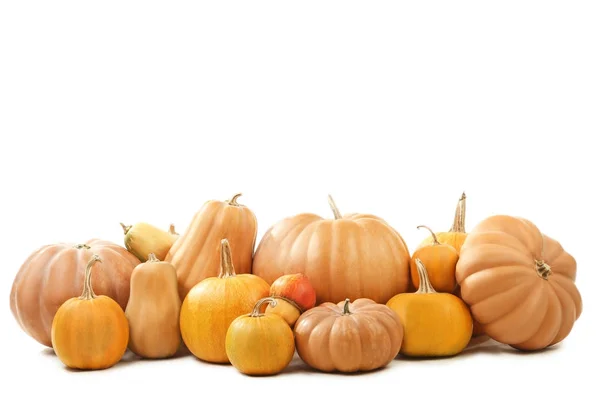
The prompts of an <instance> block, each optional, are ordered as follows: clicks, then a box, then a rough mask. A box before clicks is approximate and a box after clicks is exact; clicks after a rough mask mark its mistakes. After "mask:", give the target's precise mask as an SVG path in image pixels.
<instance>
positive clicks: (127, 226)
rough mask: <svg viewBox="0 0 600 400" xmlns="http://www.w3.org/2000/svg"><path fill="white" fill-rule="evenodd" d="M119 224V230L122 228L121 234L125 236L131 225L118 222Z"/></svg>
mask: <svg viewBox="0 0 600 400" xmlns="http://www.w3.org/2000/svg"><path fill="white" fill-rule="evenodd" d="M119 223H120V224H121V228H123V234H125V235H127V232H129V230H130V229H131V225H125V224H124V223H122V222H119Z"/></svg>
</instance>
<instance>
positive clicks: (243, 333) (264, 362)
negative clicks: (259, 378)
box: [225, 298, 296, 375]
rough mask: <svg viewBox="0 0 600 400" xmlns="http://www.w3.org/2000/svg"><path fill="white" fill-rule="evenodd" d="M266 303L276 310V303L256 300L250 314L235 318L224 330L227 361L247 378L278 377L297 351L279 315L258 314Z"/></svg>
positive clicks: (292, 337)
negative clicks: (260, 376) (258, 376)
mask: <svg viewBox="0 0 600 400" xmlns="http://www.w3.org/2000/svg"><path fill="white" fill-rule="evenodd" d="M265 302H269V304H271V305H273V306H275V305H276V304H277V302H279V300H276V299H274V298H264V299H261V300H259V301H258V302H257V303H256V305H255V307H254V310H253V311H252V313H250V314H248V315H242V316H239V317H237V318H236V319H235V320H234V321H233V322H232V323H231V325H230V326H229V329H228V330H227V337H226V339H225V349H226V352H227V357H228V358H229V361H230V362H231V364H232V365H233V366H234V367H235V368H237V369H238V370H239V371H240V372H242V373H244V374H247V375H275V374H278V373H279V372H281V371H282V370H283V369H285V367H287V366H288V364H289V363H290V361H292V357H294V352H295V350H296V348H295V344H294V333H293V332H292V329H291V328H290V327H289V325H288V323H287V322H286V321H284V320H283V319H282V318H281V317H279V316H278V315H275V314H271V315H266V314H262V313H261V312H260V308H261V306H262V305H263V304H264V303H265Z"/></svg>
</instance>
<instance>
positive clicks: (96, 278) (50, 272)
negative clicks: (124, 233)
mask: <svg viewBox="0 0 600 400" xmlns="http://www.w3.org/2000/svg"><path fill="white" fill-rule="evenodd" d="M94 254H97V255H98V256H99V257H100V258H101V259H102V266H101V267H99V268H94V270H93V271H92V274H93V279H92V281H93V285H94V288H93V289H94V292H95V293H97V294H98V295H106V296H108V297H110V298H112V299H113V300H115V301H116V302H117V303H118V304H119V305H120V306H121V308H122V309H123V310H125V307H127V302H128V301H129V279H130V277H131V273H132V272H133V269H134V268H135V267H136V265H138V264H139V260H138V259H137V258H136V257H135V256H134V255H133V254H131V253H129V252H128V251H127V250H126V249H125V248H124V247H122V246H119V245H117V244H115V243H112V242H108V241H104V240H98V239H92V240H90V241H87V242H85V243H81V244H74V243H57V244H51V245H47V246H43V247H41V248H39V249H37V250H36V251H34V252H33V253H32V254H31V255H30V256H29V257H28V258H27V260H25V262H24V263H23V264H22V265H21V268H20V269H19V272H18V273H17V275H16V277H15V279H14V281H13V285H12V290H11V293H10V309H11V311H12V314H13V316H14V317H15V319H16V320H17V322H18V323H19V325H20V326H21V328H22V329H23V330H24V331H25V332H26V333H27V334H28V335H30V336H31V337H33V338H34V339H35V340H37V341H38V342H40V343H41V344H43V345H45V346H48V347H52V340H51V337H50V331H51V328H52V320H53V319H54V315H55V314H56V311H57V310H58V308H59V307H60V306H61V305H62V304H63V303H64V302H65V301H67V300H68V299H70V298H73V297H77V296H79V295H80V294H81V292H82V290H83V282H84V275H85V269H86V265H87V263H88V261H89V260H90V259H91V258H92V256H93V255H94Z"/></svg>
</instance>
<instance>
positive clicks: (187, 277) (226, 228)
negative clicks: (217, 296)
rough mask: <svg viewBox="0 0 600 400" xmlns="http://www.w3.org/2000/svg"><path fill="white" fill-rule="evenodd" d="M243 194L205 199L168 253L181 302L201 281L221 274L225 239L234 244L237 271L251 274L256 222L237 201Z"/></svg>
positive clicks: (234, 260)
mask: <svg viewBox="0 0 600 400" xmlns="http://www.w3.org/2000/svg"><path fill="white" fill-rule="evenodd" d="M240 196H241V194H239V193H238V194H236V195H235V196H233V197H232V198H231V200H227V201H218V200H211V201H208V202H206V203H205V204H204V205H203V206H202V208H201V209H200V210H199V211H198V212H197V213H196V215H195V216H194V219H193V220H192V222H191V224H190V225H189V226H188V228H187V230H186V231H185V233H184V234H183V235H181V236H180V237H179V239H177V241H176V242H175V243H174V244H173V246H172V247H171V249H170V250H169V252H168V253H167V256H166V257H165V261H166V262H169V263H171V264H173V265H174V266H175V269H176V271H177V281H178V283H179V297H180V298H181V300H182V301H183V300H184V299H185V296H186V295H187V294H188V292H189V291H190V289H191V288H192V287H194V285H196V284H197V283H198V282H200V281H202V280H203V279H205V278H208V277H216V276H218V275H219V270H220V263H221V261H220V258H219V254H220V249H221V240H222V239H223V238H227V240H228V242H229V245H230V246H231V252H232V254H233V264H234V265H235V268H236V272H237V273H238V274H248V273H250V271H251V269H252V255H253V253H254V245H255V243H256V234H257V221H256V216H255V215H254V213H253V212H252V211H251V210H250V209H249V208H248V207H246V206H244V205H242V204H239V203H238V202H237V199H238V198H239V197H240Z"/></svg>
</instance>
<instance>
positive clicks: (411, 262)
mask: <svg viewBox="0 0 600 400" xmlns="http://www.w3.org/2000/svg"><path fill="white" fill-rule="evenodd" d="M238 197H239V195H236V196H234V197H233V198H232V199H230V200H228V201H216V200H212V201H208V202H206V203H205V204H204V205H203V206H202V208H201V209H200V210H199V211H198V213H197V214H196V215H195V216H194V218H193V220H192V221H191V223H190V225H189V227H188V228H187V230H186V232H185V233H183V234H181V235H179V234H177V233H176V232H175V230H174V228H173V226H171V228H170V229H169V230H168V231H163V230H161V229H158V228H156V227H155V226H152V225H150V224H147V223H138V224H136V225H134V226H125V225H123V224H122V225H123V229H124V232H125V237H124V245H125V246H124V247H123V246H121V245H118V244H115V243H111V242H108V241H101V240H97V239H94V240H91V241H88V242H85V243H83V244H75V245H74V244H66V243H58V244H52V245H48V246H44V247H42V248H39V249H38V250H37V251H35V252H34V253H33V254H32V255H31V256H30V257H29V258H28V259H27V260H26V261H25V262H24V264H23V265H22V267H21V268H20V270H19V272H18V273H17V276H16V277H15V280H14V283H13V287H12V292H11V296H10V306H11V310H12V312H13V315H14V317H15V318H16V320H17V321H18V323H19V324H20V326H21V327H22V329H23V330H24V331H25V332H27V333H28V334H29V335H30V336H32V337H33V338H34V339H36V340H37V341H38V342H40V343H42V344H44V345H46V346H49V347H52V348H53V349H54V351H55V353H56V355H57V356H58V358H59V359H60V360H61V361H62V362H63V363H64V364H65V365H67V366H68V367H71V368H76V369H103V368H108V367H111V366H113V365H115V364H116V363H118V362H119V361H120V360H121V359H122V357H123V355H124V354H125V352H126V350H127V348H129V349H130V350H131V351H132V352H133V353H135V354H137V355H138V356H140V357H142V358H168V357H172V356H174V355H175V354H176V353H177V352H178V350H179V349H180V348H183V347H184V346H185V347H187V349H188V350H189V351H190V352H191V353H192V354H193V355H194V356H196V357H197V358H199V359H201V360H204V361H207V362H213V363H231V364H232V365H233V366H234V367H235V368H237V369H238V370H239V371H241V372H242V373H245V374H249V375H272V374H277V373H279V372H281V371H283V370H284V369H285V368H286V366H287V365H288V364H289V363H290V361H291V360H292V358H293V355H294V353H295V351H297V352H298V355H299V357H300V358H301V359H302V360H303V361H304V362H305V363H306V364H308V365H309V366H310V367H312V368H314V369H316V370H320V371H328V372H332V371H339V372H356V371H369V370H374V369H378V368H381V367H383V366H385V365H387V364H388V363H390V362H391V361H392V360H393V359H394V358H395V357H396V356H397V355H398V354H402V355H404V356H408V357H410V356H418V357H440V356H453V355H456V354H459V353H461V352H462V351H463V350H464V349H465V348H466V346H467V345H468V343H469V342H470V340H471V338H472V337H473V336H476V335H487V336H489V337H490V338H493V339H495V340H496V341H498V342H501V343H505V344H507V345H510V346H512V347H514V348H516V349H519V350H538V349H543V348H546V347H548V346H552V345H554V344H556V343H558V342H560V341H562V340H563V339H564V338H565V337H566V336H567V335H568V334H569V333H570V331H571V329H572V327H573V325H574V323H575V321H576V320H577V318H578V317H579V316H580V314H581V310H582V301H581V296H580V293H579V291H578V289H577V287H576V286H575V275H576V262H575V259H574V258H573V257H572V256H571V255H570V254H569V253H567V252H566V251H565V250H564V249H563V248H562V246H561V245H560V243H559V242H557V241H556V240H554V239H552V238H550V237H548V236H546V235H545V234H543V233H541V232H540V230H538V228H537V227H536V226H535V225H534V224H533V223H531V222H530V221H528V220H525V219H522V218H516V217H511V216H506V215H494V216H491V217H489V218H487V219H485V220H483V221H481V222H479V224H477V225H476V226H475V227H474V229H472V230H471V231H470V232H469V233H466V232H465V203H466V198H465V196H464V194H463V195H462V196H461V198H460V199H459V201H458V205H457V207H456V212H455V218H454V224H453V226H452V228H451V229H450V230H449V231H448V232H437V233H435V232H434V231H432V230H431V229H429V228H428V227H425V226H421V227H419V228H424V229H427V230H429V234H428V237H427V239H425V240H424V241H423V242H422V243H421V244H420V245H419V247H418V248H417V249H416V250H415V251H414V253H413V254H412V255H411V254H410V252H409V249H408V247H407V245H406V243H405V241H404V240H403V238H402V236H401V235H400V234H399V233H398V232H397V231H396V230H395V229H394V228H392V226H390V224H388V223H387V222H386V221H384V220H383V219H381V218H379V217H377V216H375V215H371V214H348V215H342V214H341V213H340V212H339V210H338V208H337V206H336V205H335V203H334V202H333V199H331V197H329V203H330V206H331V209H332V211H333V214H334V215H333V216H334V218H333V219H323V218H321V217H319V216H317V215H314V214H308V213H304V214H299V215H296V216H293V217H290V218H286V219H283V220H281V221H279V222H278V223H276V224H275V225H274V226H272V227H271V228H270V229H269V230H267V232H266V233H265V235H264V237H263V238H262V239H261V241H260V243H259V245H258V246H257V248H256V250H255V243H256V237H257V220H256V217H255V215H254V213H253V212H252V211H251V210H250V209H249V208H248V207H246V206H244V205H241V204H239V203H238V202H237V199H238Z"/></svg>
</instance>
